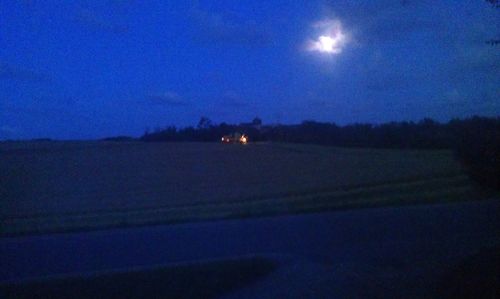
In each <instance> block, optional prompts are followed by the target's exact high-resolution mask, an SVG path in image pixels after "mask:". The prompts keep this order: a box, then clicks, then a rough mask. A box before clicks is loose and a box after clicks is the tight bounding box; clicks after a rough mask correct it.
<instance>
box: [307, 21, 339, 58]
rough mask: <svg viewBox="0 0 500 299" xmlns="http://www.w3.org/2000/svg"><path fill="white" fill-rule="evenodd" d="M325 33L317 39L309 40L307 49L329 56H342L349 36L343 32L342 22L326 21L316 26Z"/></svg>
mask: <svg viewBox="0 0 500 299" xmlns="http://www.w3.org/2000/svg"><path fill="white" fill-rule="evenodd" d="M314 27H315V28H318V29H320V30H321V31H323V34H320V35H319V36H318V37H317V38H316V39H314V40H309V43H308V47H307V49H308V50H309V51H316V52H320V53H327V54H340V53H342V51H343V49H344V46H345V45H346V43H347V34H346V33H344V32H343V30H342V25H341V23H340V21H337V20H335V21H332V20H329V21H324V22H321V23H317V24H315V25H314Z"/></svg>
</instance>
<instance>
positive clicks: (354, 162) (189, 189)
mask: <svg viewBox="0 0 500 299" xmlns="http://www.w3.org/2000/svg"><path fill="white" fill-rule="evenodd" d="M484 196H485V195H484V194H482V193H479V192H478V190H476V189H475V187H474V186H473V185H472V183H471V182H470V181H469V180H468V178H467V177H466V176H465V175H464V174H463V172H462V170H461V168H460V166H459V164H458V162H456V161H455V160H454V159H453V155H452V153H451V152H449V151H412V150H408V151H402V150H369V149H344V148H334V147H321V146H312V145H290V144H250V145H247V146H239V145H222V144H215V143H214V144H210V143H140V142H130V143H129V142H123V143H113V142H31V143H30V142H4V143H0V221H1V226H0V233H1V234H2V235H16V234H31V233H46V232H60V231H68V230H84V229H102V228H107V227H116V226H132V225H144V224H153V223H154V224H156V223H173V222H184V221H194V220H205V219H219V218H230V217H248V216H261V215H270V214H285V213H299V212H309V211H323V210H331V209H339V208H351V207H368V206H381V205H389V204H406V203H435V202H444V201H459V200H464V199H479V198H481V197H484Z"/></svg>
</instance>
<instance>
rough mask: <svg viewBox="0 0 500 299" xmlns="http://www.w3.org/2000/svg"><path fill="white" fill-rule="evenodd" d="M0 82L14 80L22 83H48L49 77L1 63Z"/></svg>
mask: <svg viewBox="0 0 500 299" xmlns="http://www.w3.org/2000/svg"><path fill="white" fill-rule="evenodd" d="M0 80H14V81H22V82H43V81H48V80H49V78H48V76H46V75H44V74H42V73H38V72H35V71H33V70H30V69H26V68H22V67H19V66H16V65H12V64H8V63H5V62H0Z"/></svg>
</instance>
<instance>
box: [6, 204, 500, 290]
mask: <svg viewBox="0 0 500 299" xmlns="http://www.w3.org/2000/svg"><path fill="white" fill-rule="evenodd" d="M499 212H500V202H499V201H498V200H489V201H475V202H463V203H456V204H440V205H419V206H407V207H390V208H377V209H361V210H350V211H338V212H328V213H317V214H304V215H294V216H279V217H268V218H265V217H264V218H253V219H242V220H223V221H214V222H198V223H188V224H177V225H164V226H150V227H138V228H126V229H114V230H106V231H93V232H81V233H67V234H53V235H42V236H26V237H11V238H2V239H0V256H1V257H2V261H1V264H2V265H1V267H0V281H1V282H3V284H4V285H6V284H7V283H11V282H15V281H17V282H19V281H23V280H26V279H31V278H37V277H44V276H49V275H60V274H68V273H73V274H79V273H86V272H95V271H103V270H119V269H131V268H137V267H140V268H142V269H147V268H148V267H153V266H157V265H168V264H172V263H180V262H189V261H204V260H210V259H225V258H237V257H245V256H261V257H265V258H268V259H272V260H274V261H276V262H277V263H278V264H279V266H278V267H277V268H276V269H275V270H273V271H272V272H271V273H268V274H267V275H265V276H263V277H261V278H260V279H258V280H257V281H254V282H252V283H251V284H248V285H245V286H243V287H240V288H238V289H236V290H232V291H231V292H227V293H225V294H224V296H225V297H227V298H254V297H259V298H277V297H281V298H284V297H296V298H300V297H305V298H308V297H309V298H323V297H325V298H331V297H340V298H341V297H378V296H380V297H383V296H391V297H392V296H404V297H408V296H410V297H426V296H429V295H432V294H434V295H435V292H438V291H439V292H441V291H443V290H442V288H444V286H443V285H442V284H443V283H442V282H443V279H446V278H447V277H448V278H449V277H454V276H453V273H454V272H453V270H454V269H457V267H458V266H459V265H461V263H463V261H467V258H470V257H473V256H476V257H477V256H478V254H479V256H480V257H481V256H486V255H484V254H483V253H485V252H487V253H488V254H490V253H491V252H495V251H498V250H496V249H498V248H500V217H498V216H499V215H500V214H499ZM494 256H495V258H496V257H497V256H498V255H494ZM488 258H490V256H489V255H488ZM480 260H481V259H480ZM496 261H498V259H497V260H496ZM486 264H487V265H486V266H487V267H490V268H491V266H488V264H489V263H488V262H486ZM487 270H488V269H487ZM474 271H476V272H475V273H476V274H477V273H479V276H481V273H482V272H477V271H481V269H479V270H478V269H477V267H476V268H475V270H474ZM485 271H486V270H485ZM488 271H490V272H491V269H489V270H488ZM488 273H489V272H488ZM450 275H451V276H450ZM494 276H495V277H496V278H495V279H498V272H497V271H496V270H495V272H494ZM447 283H448V284H449V283H450V282H449V281H448V282H447ZM444 284H446V283H444ZM451 287H454V286H453V285H452V286H451ZM448 291H449V290H448ZM445 292H446V290H445Z"/></svg>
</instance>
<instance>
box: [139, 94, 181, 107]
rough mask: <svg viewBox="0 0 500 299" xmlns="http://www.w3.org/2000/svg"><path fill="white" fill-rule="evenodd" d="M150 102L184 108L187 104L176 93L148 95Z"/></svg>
mask: <svg viewBox="0 0 500 299" xmlns="http://www.w3.org/2000/svg"><path fill="white" fill-rule="evenodd" d="M148 98H149V100H150V101H152V102H153V103H156V104H163V105H168V106H185V105H188V102H187V101H186V100H185V99H183V98H182V97H181V96H180V95H179V94H178V93H176V92H173V91H166V92H163V93H158V94H150V95H148Z"/></svg>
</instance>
